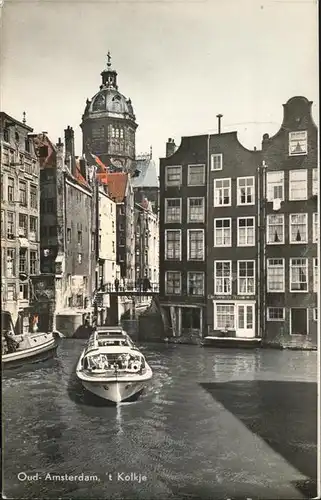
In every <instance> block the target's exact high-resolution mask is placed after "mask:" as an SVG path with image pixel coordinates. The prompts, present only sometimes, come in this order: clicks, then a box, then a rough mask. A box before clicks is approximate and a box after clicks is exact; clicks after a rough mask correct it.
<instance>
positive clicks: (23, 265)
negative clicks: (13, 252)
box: [19, 248, 28, 273]
mask: <svg viewBox="0 0 321 500" xmlns="http://www.w3.org/2000/svg"><path fill="white" fill-rule="evenodd" d="M27 271H28V270H27V249H26V248H20V251H19V273H27Z"/></svg>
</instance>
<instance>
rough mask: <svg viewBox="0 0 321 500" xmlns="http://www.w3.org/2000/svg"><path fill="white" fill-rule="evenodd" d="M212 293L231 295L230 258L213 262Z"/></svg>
mask: <svg viewBox="0 0 321 500" xmlns="http://www.w3.org/2000/svg"><path fill="white" fill-rule="evenodd" d="M214 293H215V295H231V293H232V262H231V261H230V260H223V261H215V262H214Z"/></svg>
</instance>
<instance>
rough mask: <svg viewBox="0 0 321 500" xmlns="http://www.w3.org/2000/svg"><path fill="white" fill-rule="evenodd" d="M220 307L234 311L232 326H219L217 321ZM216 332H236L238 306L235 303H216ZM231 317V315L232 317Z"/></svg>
mask: <svg viewBox="0 0 321 500" xmlns="http://www.w3.org/2000/svg"><path fill="white" fill-rule="evenodd" d="M218 306H222V307H229V308H230V309H231V310H233V319H234V324H233V325H232V326H228V327H226V326H218V323H217V319H218V316H219V315H218V312H217V309H218ZM213 309H214V330H220V331H222V330H224V331H226V330H227V331H235V330H236V322H237V309H236V304H235V301H231V302H230V301H226V302H216V301H214V308H213ZM230 316H231V315H230Z"/></svg>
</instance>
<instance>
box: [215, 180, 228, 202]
mask: <svg viewBox="0 0 321 500" xmlns="http://www.w3.org/2000/svg"><path fill="white" fill-rule="evenodd" d="M229 205H231V179H214V207H222V206H229Z"/></svg>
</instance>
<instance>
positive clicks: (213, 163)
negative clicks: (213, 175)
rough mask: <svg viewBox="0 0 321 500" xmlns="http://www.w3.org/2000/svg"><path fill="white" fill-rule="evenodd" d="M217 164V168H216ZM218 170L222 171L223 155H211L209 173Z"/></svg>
mask: <svg viewBox="0 0 321 500" xmlns="http://www.w3.org/2000/svg"><path fill="white" fill-rule="evenodd" d="M216 160H218V161H216ZM217 163H218V168H217ZM218 170H223V154H222V153H213V154H211V171H212V172H216V171H218Z"/></svg>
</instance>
